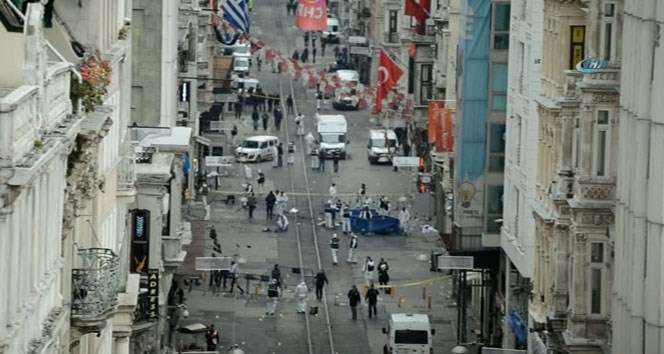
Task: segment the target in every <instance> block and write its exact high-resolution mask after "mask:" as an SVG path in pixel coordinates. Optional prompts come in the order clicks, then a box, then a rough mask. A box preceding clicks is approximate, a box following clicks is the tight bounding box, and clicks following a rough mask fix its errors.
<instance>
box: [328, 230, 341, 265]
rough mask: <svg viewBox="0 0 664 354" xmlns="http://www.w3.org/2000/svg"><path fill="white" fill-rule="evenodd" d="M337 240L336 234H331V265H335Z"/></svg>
mask: <svg viewBox="0 0 664 354" xmlns="http://www.w3.org/2000/svg"><path fill="white" fill-rule="evenodd" d="M339 242H340V241H339V238H338V237H337V234H332V239H331V240H330V251H331V252H332V264H333V265H337V252H338V251H339Z"/></svg>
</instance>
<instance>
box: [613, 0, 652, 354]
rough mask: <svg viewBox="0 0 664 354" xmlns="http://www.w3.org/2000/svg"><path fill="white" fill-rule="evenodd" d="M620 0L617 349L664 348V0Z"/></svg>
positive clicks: (614, 328) (614, 319) (636, 351)
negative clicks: (662, 91) (663, 37)
mask: <svg viewBox="0 0 664 354" xmlns="http://www.w3.org/2000/svg"><path fill="white" fill-rule="evenodd" d="M621 3H622V7H623V11H620V12H618V13H619V14H620V16H621V18H622V21H623V22H622V26H623V27H622V28H623V30H622V35H621V33H620V32H619V33H618V34H617V36H619V38H622V44H621V48H620V47H619V48H618V49H617V50H619V51H620V52H621V53H622V56H621V62H622V73H621V76H620V86H621V95H620V107H621V109H620V113H619V116H618V117H617V119H618V120H619V121H620V124H619V125H618V127H615V128H617V129H615V130H613V132H614V134H617V135H618V142H619V144H618V147H617V149H615V150H614V151H615V152H616V153H617V159H612V162H614V161H615V162H617V167H616V172H617V175H618V176H617V179H618V182H617V184H618V192H617V197H616V206H615V208H616V226H615V264H614V266H613V268H614V269H615V270H614V283H613V285H614V287H613V293H612V295H613V301H612V314H611V318H612V321H613V323H612V325H613V343H612V351H613V353H662V352H664V340H663V338H662V333H663V332H662V328H663V327H664V321H663V320H662V316H661V313H662V301H661V298H662V292H663V287H664V282H663V281H662V264H661V259H662V247H663V244H662V225H663V224H664V218H663V215H664V214H663V210H664V209H663V208H664V199H662V196H664V194H663V193H662V187H663V186H664V183H663V182H662V181H663V180H664V176H663V172H664V168H662V166H663V164H664V158H663V157H662V151H664V146H663V145H662V144H664V126H663V125H662V112H664V100H662V96H661V88H662V87H663V86H664V53H663V52H662V39H661V35H662V28H661V27H662V25H661V24H662V23H663V22H664V4H662V2H661V1H657V0H625V1H623V2H621ZM614 156H615V155H614ZM607 291H608V289H607Z"/></svg>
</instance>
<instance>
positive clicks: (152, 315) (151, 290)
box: [148, 268, 159, 321]
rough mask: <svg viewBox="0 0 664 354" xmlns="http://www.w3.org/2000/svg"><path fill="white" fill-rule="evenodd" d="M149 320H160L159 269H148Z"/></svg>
mask: <svg viewBox="0 0 664 354" xmlns="http://www.w3.org/2000/svg"><path fill="white" fill-rule="evenodd" d="M148 299H149V302H148V320H149V321H157V320H158V319H159V269H155V268H150V269H148Z"/></svg>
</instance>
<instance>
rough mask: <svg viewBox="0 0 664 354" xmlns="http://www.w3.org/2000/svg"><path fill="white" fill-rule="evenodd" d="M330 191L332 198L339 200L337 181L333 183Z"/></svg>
mask: <svg viewBox="0 0 664 354" xmlns="http://www.w3.org/2000/svg"><path fill="white" fill-rule="evenodd" d="M329 192H330V200H337V184H336V183H332V185H331V186H330V190H329Z"/></svg>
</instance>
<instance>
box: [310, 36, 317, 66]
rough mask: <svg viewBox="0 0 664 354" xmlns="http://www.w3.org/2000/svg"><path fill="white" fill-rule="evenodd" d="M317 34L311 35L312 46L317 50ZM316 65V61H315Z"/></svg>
mask: <svg viewBox="0 0 664 354" xmlns="http://www.w3.org/2000/svg"><path fill="white" fill-rule="evenodd" d="M316 37H317V36H316V32H312V33H311V46H312V47H313V48H314V49H316ZM314 63H315V61H314Z"/></svg>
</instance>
